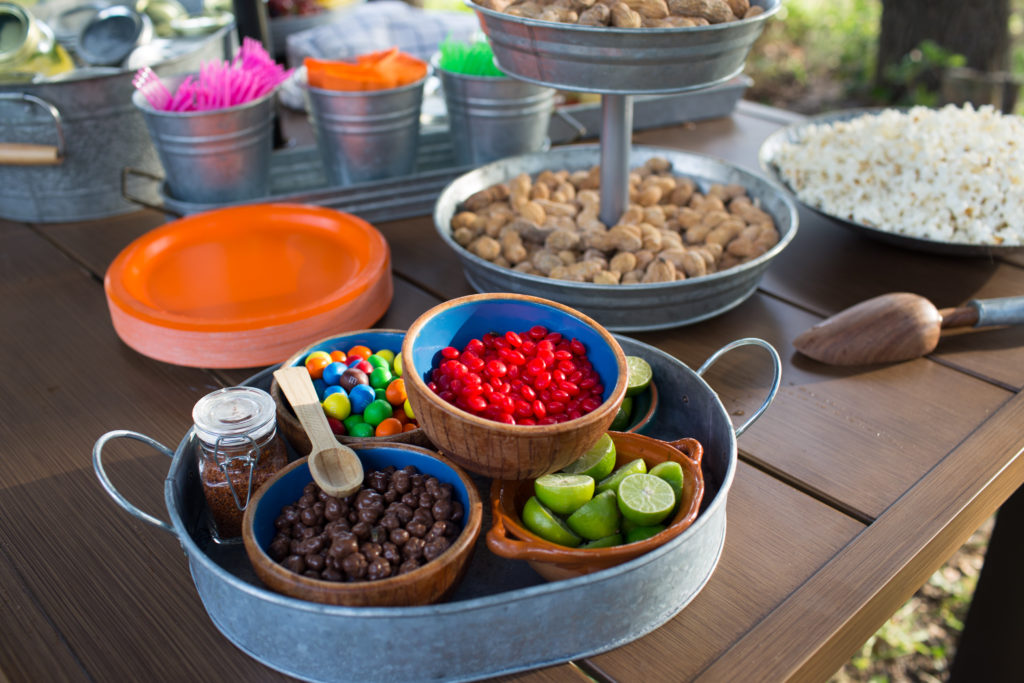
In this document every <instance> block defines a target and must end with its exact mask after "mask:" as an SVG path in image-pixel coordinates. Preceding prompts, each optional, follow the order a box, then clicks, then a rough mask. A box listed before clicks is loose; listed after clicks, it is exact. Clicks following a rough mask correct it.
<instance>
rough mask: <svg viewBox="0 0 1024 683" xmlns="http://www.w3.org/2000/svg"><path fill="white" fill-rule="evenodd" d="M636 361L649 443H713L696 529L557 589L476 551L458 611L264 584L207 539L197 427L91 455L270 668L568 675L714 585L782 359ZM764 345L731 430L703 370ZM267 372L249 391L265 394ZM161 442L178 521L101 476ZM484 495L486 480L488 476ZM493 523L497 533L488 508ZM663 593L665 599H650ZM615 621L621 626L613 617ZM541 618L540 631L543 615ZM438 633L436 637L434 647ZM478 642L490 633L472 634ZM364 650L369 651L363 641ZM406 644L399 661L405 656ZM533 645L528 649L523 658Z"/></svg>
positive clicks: (332, 675)
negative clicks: (175, 547)
mask: <svg viewBox="0 0 1024 683" xmlns="http://www.w3.org/2000/svg"><path fill="white" fill-rule="evenodd" d="M619 342H620V344H622V348H623V350H624V351H625V352H626V353H627V354H631V355H639V356H642V357H644V358H645V359H647V360H648V362H649V363H651V365H652V367H653V369H654V373H655V377H656V379H655V381H656V382H657V383H658V388H659V394H658V395H659V402H660V403H659V410H658V412H657V414H656V415H655V417H654V419H653V420H652V421H651V422H650V423H649V424H648V425H647V427H645V428H644V429H643V432H644V433H645V434H647V435H649V436H653V437H656V438H663V439H675V438H679V437H681V436H692V437H695V438H697V439H698V440H700V441H701V443H702V444H703V446H704V459H703V463H702V470H703V474H704V480H705V486H706V492H705V496H704V503H703V504H702V506H701V507H702V510H701V513H700V516H699V517H698V518H697V521H696V522H695V523H694V524H693V525H692V526H691V527H690V528H689V529H687V530H686V531H684V532H683V533H682V534H681V535H680V536H678V537H677V538H675V539H673V540H672V541H670V542H669V543H667V544H665V545H664V546H662V547H660V548H658V549H656V550H653V551H651V552H649V553H647V554H645V555H642V556H640V557H638V558H636V559H635V560H632V561H630V562H627V563H625V564H622V565H619V566H617V567H613V568H610V569H606V570H603V571H600V572H596V573H593V574H588V575H585V576H580V577H577V578H573V579H568V580H565V581H557V582H553V583H546V582H544V581H543V580H542V579H541V578H540V576H539V575H537V574H536V573H534V572H533V570H531V569H530V568H529V567H528V565H527V564H526V563H525V562H511V561H509V560H504V559H502V558H499V557H497V556H496V555H493V554H491V553H490V552H489V551H488V550H487V548H486V543H485V541H484V538H483V536H484V535H483V534H481V536H480V540H479V541H478V547H477V548H476V549H475V551H474V555H473V559H472V560H471V562H470V565H469V568H468V570H467V573H466V578H465V579H464V580H463V582H462V583H461V584H460V585H459V587H458V588H457V589H456V591H455V593H454V594H453V595H452V596H451V598H450V599H449V601H447V602H443V603H439V604H436V605H428V606H422V607H390V608H353V607H332V606H327V605H321V604H316V603H310V602H305V601H302V600H296V599H292V598H288V597H284V596H281V595H278V594H276V593H273V592H271V591H269V590H267V589H266V588H265V587H264V586H263V585H262V584H261V583H260V582H259V580H258V579H257V578H256V576H255V574H254V573H253V571H252V569H251V567H250V565H249V561H248V559H247V557H246V555H245V551H244V549H243V548H242V546H241V545H235V546H218V545H216V544H214V543H212V542H211V541H210V540H209V536H208V534H207V532H206V531H205V528H206V526H205V524H204V519H203V515H204V514H205V502H204V497H203V494H202V492H201V490H200V486H199V483H198V474H197V471H196V465H195V456H194V448H193V445H194V443H193V441H194V438H195V437H194V436H193V433H192V431H191V430H190V431H189V432H188V434H186V435H185V437H184V438H183V439H182V441H181V443H180V444H179V445H178V448H177V450H176V451H175V452H172V451H171V450H170V449H168V448H166V447H165V446H162V445H161V444H159V443H158V442H156V441H153V440H152V439H150V438H149V437H146V436H143V435H141V434H138V433H136V432H128V431H115V432H109V433H107V434H105V435H103V436H102V437H100V439H99V440H98V441H97V442H96V444H95V446H94V447H93V467H94V469H95V470H96V473H97V476H98V477H99V479H100V481H101V483H102V484H103V486H104V488H105V489H106V490H107V491H108V493H109V494H110V495H111V497H112V498H114V500H115V501H116V502H117V503H118V504H119V505H120V506H121V507H123V508H124V509H125V510H127V511H128V512H129V513H131V514H132V515H134V516H136V517H138V518H140V519H143V520H145V521H147V522H150V523H151V524H154V525H156V526H159V527H161V528H163V529H165V530H167V531H169V532H171V533H173V534H174V535H175V536H177V538H178V540H179V541H180V543H181V546H182V548H183V550H184V551H185V555H186V556H187V557H188V560H189V568H190V570H191V573H192V578H193V580H194V582H195V585H196V589H197V590H198V592H199V596H200V598H201V599H202V601H203V604H204V606H205V608H206V610H207V613H208V614H209V616H210V619H211V620H212V621H213V623H214V624H215V625H216V626H217V628H218V629H219V630H220V631H221V633H223V634H224V635H225V636H226V637H227V638H228V639H229V640H230V641H231V642H232V643H234V644H235V645H236V646H237V647H238V648H239V649H241V650H242V651H243V652H245V653H246V654H248V655H250V656H251V657H253V658H254V659H256V660H258V661H260V662H262V663H263V664H265V665H267V666H269V667H271V668H273V669H276V670H278V671H281V672H284V673H286V674H289V675H292V676H295V677H298V678H302V679H305V680H311V681H332V680H338V679H339V672H345V674H346V675H345V677H346V678H347V679H350V680H358V681H408V680H448V681H463V680H473V679H477V678H482V677H487V676H496V675H500V674H507V673H512V672H515V671H522V670H526V669H532V668H536V667H542V666H547V665H551V664H557V663H559V662H564V661H567V660H570V659H576V658H580V657H587V656H590V655H595V654H598V653H600V652H604V651H607V650H611V649H613V648H616V647H619V646H621V645H624V644H625V643H628V642H630V641H632V640H635V639H637V638H639V637H641V636H643V635H644V634H646V633H648V632H650V631H652V630H654V629H656V628H657V627H659V626H661V625H662V624H664V623H665V622H666V621H668V620H669V619H671V618H672V617H673V616H675V615H676V614H677V613H678V612H679V611H680V610H681V609H683V607H685V606H686V605H687V604H688V603H689V602H690V601H691V600H692V599H693V598H694V596H696V595H697V593H698V592H699V591H700V590H701V589H702V588H703V587H704V585H705V584H706V583H707V581H708V579H710V577H711V574H712V572H713V571H714V569H715V567H716V565H717V564H718V560H719V557H720V556H721V552H722V547H723V544H724V542H725V527H726V522H725V510H726V497H727V494H728V491H729V488H730V487H731V485H732V480H733V477H734V476H735V473H736V457H737V456H736V436H737V435H739V434H741V433H742V432H743V431H744V430H745V429H746V428H747V427H748V426H749V425H751V424H752V423H753V422H754V421H755V420H757V419H758V418H759V417H760V415H761V414H762V413H763V412H764V410H765V409H766V408H767V407H768V405H769V404H770V403H771V401H772V399H773V398H774V396H775V394H776V392H777V391H778V388H779V384H780V380H781V362H780V360H779V356H778V354H777V353H776V352H775V350H774V349H773V348H772V347H771V346H770V345H769V344H767V343H766V342H764V341H762V340H760V339H741V340H738V341H736V342H733V343H731V344H729V345H727V346H725V347H723V348H722V349H719V350H718V351H716V352H715V353H714V354H713V355H712V356H710V357H709V358H708V360H707V361H706V362H705V363H704V364H703V365H702V366H701V367H700V368H699V369H698V370H697V371H696V372H694V371H693V370H691V369H690V368H688V367H687V366H686V365H684V364H683V363H681V362H679V361H678V360H676V359H675V358H673V357H672V356H670V355H668V354H666V353H665V352H663V351H660V350H659V349H656V348H654V347H651V346H648V345H646V344H642V343H640V342H637V341H635V340H632V339H628V338H625V337H620V338H619ZM746 345H757V346H761V347H763V348H765V349H766V350H767V351H768V353H769V355H770V357H771V362H772V365H773V369H774V377H773V381H772V385H771V387H770V388H769V390H768V395H767V398H766V399H765V401H764V402H763V403H762V405H761V407H760V408H759V409H758V410H757V411H755V412H754V414H753V415H751V417H750V418H749V419H748V420H747V421H746V422H745V423H744V424H743V425H741V426H740V427H739V428H736V429H735V430H734V428H733V425H732V422H731V421H730V418H729V414H728V412H727V411H726V409H725V407H724V406H723V405H722V403H721V401H720V400H719V399H718V396H717V395H716V394H715V392H714V391H713V390H712V389H711V387H709V386H708V384H707V383H706V382H705V381H704V380H703V379H702V375H703V373H704V372H705V371H706V370H707V369H708V368H709V367H711V365H713V364H714V363H715V361H716V360H717V359H718V358H720V357H721V356H722V355H723V354H724V353H726V352H728V351H730V350H731V349H733V348H736V347H739V346H746ZM273 370H274V368H269V369H267V370H264V371H263V372H261V373H259V374H258V375H255V376H254V377H252V378H250V379H249V380H248V381H247V382H246V384H250V385H254V386H259V387H261V388H266V387H267V386H269V384H270V380H271V373H272V371H273ZM122 437H126V438H132V439H137V440H140V441H143V442H145V443H148V444H150V445H151V446H153V447H154V448H156V449H157V450H160V451H161V452H163V453H164V454H165V455H167V456H168V457H171V458H172V461H171V467H170V471H169V472H168V474H167V478H166V480H165V484H164V501H165V503H166V506H167V512H168V516H169V518H170V524H167V523H164V522H162V521H160V520H159V519H157V518H155V517H153V516H151V515H149V514H147V513H145V512H143V511H141V510H139V509H138V508H137V507H135V506H134V505H133V504H131V503H130V502H128V501H127V500H126V499H125V498H124V497H123V496H122V495H121V494H120V493H119V492H118V491H117V489H116V488H115V487H114V486H113V484H112V483H111V482H110V480H109V478H108V477H107V476H106V473H105V472H104V470H103V464H102V450H103V447H104V445H105V444H106V443H107V442H108V441H110V440H111V439H115V438H122ZM477 485H478V487H479V488H480V490H483V491H486V490H487V486H486V485H487V482H486V480H484V479H478V481H477ZM484 510H485V513H484V514H485V516H484V526H485V527H489V526H490V516H489V514H490V513H489V506H487V505H485V506H484ZM651 585H657V586H658V590H656V591H654V590H650V586H651ZM608 613H610V614H615V615H616V618H615V619H606V618H602V617H603V615H605V614H608ZM538 614H543V615H544V619H542V620H538V619H537V615H538ZM425 634H428V635H429V637H424V635H425ZM467 634H486V635H485V636H484V639H483V640H482V639H481V638H479V637H472V638H469V637H467ZM353 643H358V644H359V647H358V654H354V653H353V649H352V644H353ZM396 643H400V644H401V650H402V654H403V656H402V657H395V656H394V646H395V644H396ZM524 645H525V647H524Z"/></svg>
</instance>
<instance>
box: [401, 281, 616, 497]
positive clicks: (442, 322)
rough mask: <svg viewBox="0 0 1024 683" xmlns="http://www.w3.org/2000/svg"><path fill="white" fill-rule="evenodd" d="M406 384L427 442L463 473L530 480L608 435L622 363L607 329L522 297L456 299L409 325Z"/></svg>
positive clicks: (552, 304) (404, 358)
mask: <svg viewBox="0 0 1024 683" xmlns="http://www.w3.org/2000/svg"><path fill="white" fill-rule="evenodd" d="M402 364H403V367H404V373H403V376H404V377H405V380H406V384H405V386H406V390H407V391H408V395H409V402H410V403H411V404H412V409H413V412H414V413H415V415H416V417H417V419H418V420H419V424H420V426H421V427H422V428H423V431H424V433H425V434H426V436H427V438H428V439H430V441H431V442H432V443H433V444H434V445H435V446H436V447H437V448H438V449H439V450H440V451H441V452H442V453H444V454H445V455H447V456H448V457H449V458H451V459H452V460H453V461H455V462H456V463H457V464H458V465H460V466H462V467H464V468H465V469H467V470H469V471H471V472H475V473H477V474H481V475H484V476H487V477H492V478H495V479H526V478H531V477H537V476H540V475H542V474H545V473H547V472H553V471H555V470H558V469H561V468H562V467H565V466H566V465H568V464H569V463H571V462H573V461H575V460H576V459H577V458H578V457H579V456H580V455H582V454H583V452H584V451H586V450H587V448H589V447H590V446H591V444H593V443H594V442H596V441H597V440H598V438H600V437H601V435H602V434H604V432H605V431H607V430H608V427H609V426H610V425H611V423H612V420H614V419H615V415H616V413H617V412H618V410H619V406H620V405H621V404H622V400H623V398H624V397H625V394H626V385H627V371H626V359H625V355H624V354H623V352H622V347H621V346H620V345H619V343H618V341H616V339H615V337H613V336H612V335H611V333H609V332H608V330H606V329H605V328H604V327H602V326H601V325H600V324H598V323H597V322H595V321H594V320H592V319H591V318H589V317H587V316H585V315H583V314H582V313H580V312H579V311H576V310H575V309H572V308H570V307H568V306H565V305H563V304H560V303H557V302H554V301H549V300H547V299H541V298H538V297H533V296H526V295H521V294H509V293H506V294H475V295H471V296H465V297H461V298H459V299H453V300H452V301H448V302H445V303H443V304H440V305H438V306H435V307H434V308H432V309H430V310H429V311H427V312H425V313H424V314H423V315H421V316H420V317H419V318H417V319H416V321H415V322H413V324H412V326H411V327H410V328H409V330H408V332H407V333H406V335H405V341H404V342H403V344H402Z"/></svg>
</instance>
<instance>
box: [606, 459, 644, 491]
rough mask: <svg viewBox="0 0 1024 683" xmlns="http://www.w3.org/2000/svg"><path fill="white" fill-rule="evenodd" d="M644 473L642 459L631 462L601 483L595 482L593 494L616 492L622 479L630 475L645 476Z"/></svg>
mask: <svg viewBox="0 0 1024 683" xmlns="http://www.w3.org/2000/svg"><path fill="white" fill-rule="evenodd" d="M646 472H647V463H645V462H644V459H643V458H637V459H636V460H631V461H629V462H628V463H626V464H625V465H623V466H622V467H620V468H619V469H617V470H615V471H614V472H612V473H611V474H609V475H608V476H607V477H605V478H604V479H602V480H601V481H599V482H597V488H596V489H594V492H595V493H601V492H602V491H618V490H619V484H620V483H622V480H623V479H625V478H626V477H628V476H629V475H631V474H645V473H646Z"/></svg>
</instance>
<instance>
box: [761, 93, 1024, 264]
mask: <svg viewBox="0 0 1024 683" xmlns="http://www.w3.org/2000/svg"><path fill="white" fill-rule="evenodd" d="M883 111H885V109H884V108H878V107H871V108H863V109H846V110H843V111H837V112H831V113H828V114H821V115H820V116H813V117H810V118H808V119H806V120H804V121H800V122H798V123H793V124H790V125H788V126H786V127H785V128H780V129H779V130H777V131H775V132H774V133H772V134H771V135H769V136H768V137H767V138H765V141H764V142H763V143H761V148H760V149H759V150H758V154H757V158H758V163H759V164H760V165H761V169H762V170H763V171H764V172H765V173H767V174H768V175H769V177H771V178H772V179H773V180H775V181H776V182H778V183H779V184H780V185H781V186H783V187H785V188H786V189H787V190H789V191H790V192H792V193H793V195H794V196H795V197H796V198H797V200H798V201H800V203H801V204H803V205H804V206H806V207H807V208H808V209H811V210H812V211H814V212H815V213H818V214H820V215H822V216H824V217H825V218H829V219H831V220H833V221H835V222H837V223H839V224H840V225H841V226H843V227H845V228H849V229H850V230H852V231H854V232H856V233H858V234H860V235H863V236H864V237H867V238H869V239H872V240H875V241H877V242H884V243H886V244H891V245H893V246H897V247H902V248H904V249H912V250H914V251H921V252H926V253H930V254H942V255H946V256H985V257H991V256H995V255H998V254H1009V253H1017V252H1024V246H1019V245H996V244H973V243H966V242H944V241H941V240H933V239H928V238H925V237H913V236H911V235H903V234H900V233H897V232H892V231H891V230H885V229H883V228H881V227H876V226H873V225H866V224H864V223H860V222H858V221H855V220H852V219H850V218H846V217H843V216H839V215H836V214H833V213H829V212H828V211H825V210H824V209H822V208H821V207H819V206H815V205H813V204H809V203H807V202H804V201H803V200H800V197H799V195H798V194H797V192H796V191H795V190H793V188H791V187H790V186H789V183H787V182H786V178H785V176H784V175H783V174H782V172H781V170H780V169H779V166H778V163H777V161H776V160H777V159H778V156H779V152H780V149H781V148H782V146H783V145H786V144H792V143H800V142H802V141H803V140H804V137H805V135H806V131H807V130H808V129H809V128H810V127H811V126H824V125H831V124H833V123H839V122H842V121H852V120H853V119H856V118H859V117H861V116H875V115H877V114H879V113H881V112H883Z"/></svg>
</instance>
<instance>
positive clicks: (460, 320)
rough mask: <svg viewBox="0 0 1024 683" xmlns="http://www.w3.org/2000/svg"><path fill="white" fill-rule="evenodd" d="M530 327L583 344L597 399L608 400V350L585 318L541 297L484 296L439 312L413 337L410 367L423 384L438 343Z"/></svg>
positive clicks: (613, 377) (611, 381)
mask: <svg viewBox="0 0 1024 683" xmlns="http://www.w3.org/2000/svg"><path fill="white" fill-rule="evenodd" d="M534 325H543V326H544V327H546V328H547V329H548V331H549V332H559V333H561V334H562V336H563V337H566V338H569V339H571V338H573V337H575V338H576V339H579V340H580V341H581V342H583V345H584V346H586V349H587V357H588V358H589V359H590V362H591V363H592V364H593V366H594V369H595V370H597V373H598V374H599V375H600V376H601V382H602V384H603V385H604V394H603V395H602V396H601V398H602V400H605V401H606V400H608V397H609V396H610V395H611V392H612V390H613V389H614V388H615V383H616V382H617V381H618V376H619V366H618V362H617V361H616V358H615V352H614V350H613V349H612V348H611V347H610V346H609V345H608V343H607V342H606V341H605V340H604V339H603V338H602V337H601V334H600V333H599V332H598V331H597V330H596V329H595V328H594V327H592V326H591V325H589V324H588V323H587V322H586V321H585V320H583V319H581V318H577V317H575V316H573V315H571V314H569V313H567V312H565V311H563V310H561V309H558V308H555V307H554V306H551V305H548V304H546V303H544V302H542V301H527V300H518V299H484V300H477V301H466V302H465V303H462V304H459V305H456V306H452V307H450V308H447V309H445V310H442V311H439V312H438V313H437V315H435V316H433V317H432V318H431V319H430V320H428V321H426V322H425V323H424V324H423V326H422V327H421V328H420V330H419V332H418V334H417V335H416V338H415V339H414V340H413V345H412V362H413V366H414V367H415V368H416V369H417V372H419V373H421V374H420V377H422V378H423V380H424V381H425V382H426V381H428V380H427V375H428V374H429V373H430V370H431V369H432V368H434V367H436V366H437V365H439V364H440V358H441V349H443V348H444V347H446V346H454V347H455V348H457V349H462V348H465V346H466V344H467V343H468V342H469V340H471V339H474V338H476V339H479V338H480V337H483V335H484V334H486V333H487V332H494V333H497V334H503V333H505V332H507V331H508V330H513V331H515V332H519V333H522V332H524V331H526V330H528V329H530V328H531V327H533V326H534Z"/></svg>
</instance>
